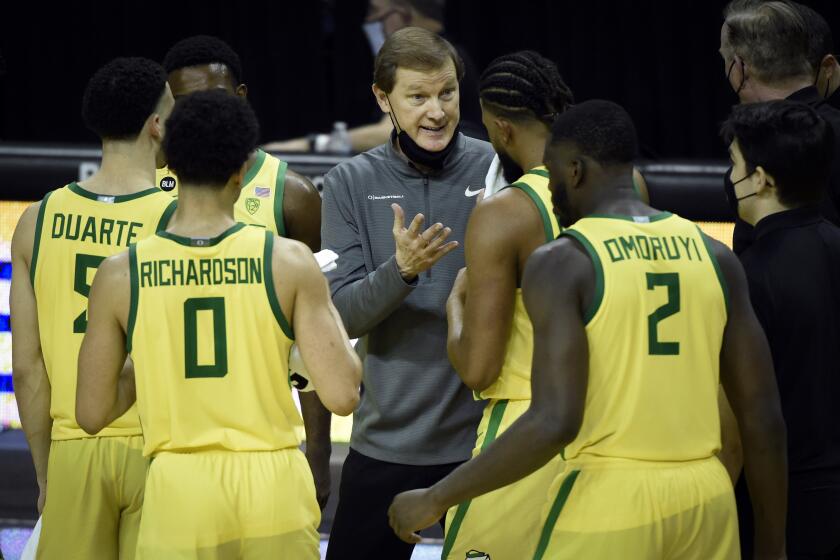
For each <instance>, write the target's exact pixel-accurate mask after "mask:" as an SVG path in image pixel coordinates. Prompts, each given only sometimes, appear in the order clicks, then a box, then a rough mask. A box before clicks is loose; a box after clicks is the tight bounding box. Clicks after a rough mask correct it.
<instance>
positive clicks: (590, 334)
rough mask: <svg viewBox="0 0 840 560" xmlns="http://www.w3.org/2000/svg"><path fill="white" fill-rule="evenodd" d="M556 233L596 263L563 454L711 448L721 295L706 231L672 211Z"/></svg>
mask: <svg viewBox="0 0 840 560" xmlns="http://www.w3.org/2000/svg"><path fill="white" fill-rule="evenodd" d="M562 235H568V236H570V237H573V238H574V239H576V240H577V241H578V242H579V243H580V244H581V245H583V247H584V248H585V249H586V250H587V252H588V253H589V255H590V258H591V259H592V262H593V265H594V267H595V272H596V285H595V295H594V297H593V301H592V304H591V308H590V309H589V310H588V311H587V313H586V317H585V320H586V335H587V340H588V342H589V385H588V389H587V393H586V408H585V411H584V417H583V424H582V426H581V429H580V432H579V433H578V436H577V438H576V439H575V440H574V441H573V442H572V443H571V444H569V445H568V446H567V447H566V449H565V458H566V459H567V460H571V459H574V458H575V457H579V456H580V457H581V458H583V457H585V458H586V459H587V460H589V459H592V458H596V457H609V458H623V459H633V460H646V461H689V460H695V459H701V458H705V457H709V456H711V455H712V454H714V453H716V452H717V451H718V450H719V449H720V421H719V417H718V404H717V397H718V376H719V362H720V349H721V343H722V340H723V331H724V327H725V326H726V320H727V301H726V300H727V295H726V283H725V280H724V278H723V276H722V274H721V271H720V269H719V268H718V264H717V261H716V259H715V257H714V253H713V251H712V249H711V247H710V246H709V245H708V244H707V243H708V240H707V238H706V237H705V236H704V235H703V234H702V233H701V232H700V230H699V229H698V228H697V226H696V225H694V224H693V223H692V222H690V221H688V220H685V219H683V218H680V217H679V216H675V215H673V214H670V213H668V212H664V213H661V214H657V215H654V216H643V217H639V216H636V217H631V216H598V215H593V216H590V217H587V218H584V219H582V220H580V221H578V222H577V223H576V224H575V225H574V226H572V227H571V228H569V229H567V230H565V231H564V232H563V234H562ZM558 367H562V364H558Z"/></svg>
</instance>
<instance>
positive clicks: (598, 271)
mask: <svg viewBox="0 0 840 560" xmlns="http://www.w3.org/2000/svg"><path fill="white" fill-rule="evenodd" d="M560 235H561V236H563V235H568V236H570V237H572V238H574V239H575V240H576V241H577V242H578V243H580V244H581V245H582V246H583V248H584V249H586V252H587V253H589V257H590V258H591V259H592V266H594V267H595V293H594V294H593V295H592V302H591V303H590V304H589V309H587V310H586V313H585V314H584V316H583V323H584V325H588V324H589V322H590V321H592V319H593V318H594V317H595V315H596V314H597V313H598V310H599V309H600V308H601V302H602V301H603V300H604V266H603V264H601V257H599V256H598V252H597V251H595V247H593V246H592V244H591V243H590V242H589V240H588V239H587V238H586V236H584V235H583V234H582V233H581V232H579V231H577V230H574V229H566V230H563V233H561V234H560Z"/></svg>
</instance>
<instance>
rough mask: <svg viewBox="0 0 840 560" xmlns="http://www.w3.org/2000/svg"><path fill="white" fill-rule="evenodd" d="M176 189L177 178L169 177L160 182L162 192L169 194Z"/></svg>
mask: <svg viewBox="0 0 840 560" xmlns="http://www.w3.org/2000/svg"><path fill="white" fill-rule="evenodd" d="M174 188H175V177H170V176H169V175H167V176H166V177H164V178H163V179H161V180H160V190H162V191H164V192H169V191H171V190H172V189H174Z"/></svg>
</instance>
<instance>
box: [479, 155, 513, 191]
mask: <svg viewBox="0 0 840 560" xmlns="http://www.w3.org/2000/svg"><path fill="white" fill-rule="evenodd" d="M506 186H508V182H507V181H506V180H505V176H504V173H503V171H502V162H501V160H499V156H498V154H497V155H495V156H493V161H491V162H490V168H489V169H488V170H487V176H486V177H485V178H484V198H490V197H491V196H493V195H494V194H496V193H497V192H499V191H500V190H502V189H503V188H505V187H506Z"/></svg>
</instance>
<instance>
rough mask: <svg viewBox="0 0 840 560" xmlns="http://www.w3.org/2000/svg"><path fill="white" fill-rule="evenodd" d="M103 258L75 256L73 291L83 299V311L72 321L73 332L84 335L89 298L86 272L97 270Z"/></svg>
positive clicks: (83, 255) (78, 254)
mask: <svg viewBox="0 0 840 560" xmlns="http://www.w3.org/2000/svg"><path fill="white" fill-rule="evenodd" d="M104 260H105V257H100V256H99V255H85V254H84V253H77V254H76V267H75V272H74V273H73V290H75V292H76V293H77V294H81V295H82V296H84V298H85V309H84V310H83V311H82V313H81V314H80V315H79V316H78V317H76V319H75V320H73V332H74V333H80V334H81V333H84V332H85V331H86V330H87V324H88V322H87V298H89V297H90V282H88V271H89V270H90V269H91V268H92V269H94V271H95V270H96V269H97V268H99V265H100V264H102V261H104Z"/></svg>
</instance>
